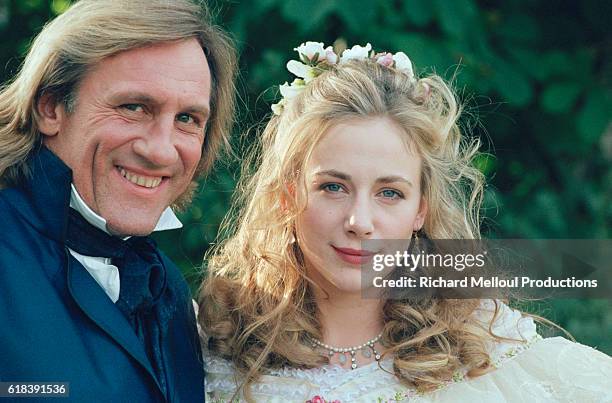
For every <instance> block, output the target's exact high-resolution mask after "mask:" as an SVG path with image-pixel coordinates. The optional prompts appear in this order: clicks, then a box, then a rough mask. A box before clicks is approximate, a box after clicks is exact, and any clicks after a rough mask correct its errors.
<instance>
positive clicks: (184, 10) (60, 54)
mask: <svg viewBox="0 0 612 403" xmlns="http://www.w3.org/2000/svg"><path fill="white" fill-rule="evenodd" d="M211 18H212V17H211V15H210V13H209V12H208V10H207V8H206V7H205V5H204V4H197V3H195V2H193V1H190V0H176V1H167V0H130V1H125V0H81V1H78V2H76V3H75V4H74V5H72V6H71V7H70V8H69V9H68V10H67V11H66V12H65V13H63V14H61V15H60V16H58V17H57V18H55V19H54V20H53V21H51V22H50V23H48V24H47V25H46V26H45V27H44V29H43V30H42V31H41V32H40V33H39V34H38V36H37V37H36V39H35V40H34V42H33V44H32V47H31V48H30V51H29V52H28V54H27V56H26V58H25V61H24V62H23V66H22V68H21V70H20V72H19V73H18V74H17V76H16V77H15V78H14V80H13V81H12V82H10V83H9V84H8V85H6V86H5V87H4V88H3V89H2V91H1V92H0V183H3V184H4V185H11V184H15V183H16V182H18V181H19V180H20V179H21V178H22V177H23V175H24V174H27V172H28V168H27V164H26V161H27V158H28V156H29V155H30V153H31V152H32V151H33V150H34V149H35V148H36V147H37V146H38V145H39V144H40V139H41V135H40V133H39V130H38V121H39V119H40V117H39V115H38V112H37V108H36V104H37V102H38V100H39V98H40V96H41V95H42V94H43V93H47V94H51V95H52V96H54V98H55V99H56V100H57V101H59V102H63V103H64V105H65V107H66V109H67V111H68V112H70V111H71V110H72V109H73V108H74V103H75V102H78V99H75V97H76V93H77V90H78V85H79V82H80V81H81V80H82V79H83V77H84V75H85V74H87V71H88V70H89V69H91V68H92V67H93V66H94V65H95V64H96V63H98V62H100V61H101V60H102V59H104V58H105V57H108V56H111V55H114V54H116V53H119V52H123V51H127V50H130V49H134V48H138V47H143V46H147V45H151V44H155V43H158V42H167V41H176V40H182V39H188V38H197V39H198V41H199V42H200V45H201V46H202V49H203V50H204V52H205V53H206V58H207V60H208V64H209V68H210V71H211V76H212V92H211V94H212V95H211V100H210V101H211V116H210V118H209V121H208V124H207V128H206V134H205V140H204V145H203V153H202V159H201V161H200V164H199V167H198V172H197V173H198V175H199V174H203V173H206V172H207V171H208V170H209V169H210V168H211V166H212V165H213V162H214V160H215V158H216V156H217V155H218V154H219V151H220V149H221V148H222V146H223V145H224V144H227V143H228V136H229V130H230V126H231V123H232V120H233V111H234V93H235V91H234V76H235V71H236V55H235V51H234V48H233V46H232V43H231V41H230V39H229V38H228V37H227V36H226V35H225V34H224V33H223V32H222V31H221V30H220V29H219V28H217V27H216V26H214V25H213V24H212V21H211ZM192 187H193V186H192Z"/></svg>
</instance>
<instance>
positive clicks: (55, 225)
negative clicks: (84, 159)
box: [22, 146, 72, 242]
mask: <svg viewBox="0 0 612 403" xmlns="http://www.w3.org/2000/svg"><path fill="white" fill-rule="evenodd" d="M29 167H30V172H29V174H28V176H27V178H25V179H24V180H23V182H22V187H23V189H24V191H25V193H27V195H28V197H29V199H30V202H31V203H32V207H33V212H34V217H29V218H31V219H30V220H29V221H30V222H31V224H32V225H33V226H34V227H36V228H37V229H38V230H39V231H40V232H42V233H43V234H45V235H47V236H48V237H49V238H51V239H53V240H55V241H58V242H63V241H64V239H65V234H66V225H67V222H68V209H69V204H70V183H71V182H72V171H71V170H70V168H68V166H67V165H66V164H64V162H63V161H62V160H60V159H59V158H58V157H57V156H56V155H55V154H53V153H52V152H51V151H50V150H49V149H48V148H47V147H45V146H41V147H40V150H39V151H38V152H37V153H35V154H34V155H33V156H32V157H31V158H30V161H29ZM26 218H28V217H26Z"/></svg>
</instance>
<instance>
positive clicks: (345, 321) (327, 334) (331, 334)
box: [314, 289, 384, 347]
mask: <svg viewBox="0 0 612 403" xmlns="http://www.w3.org/2000/svg"><path fill="white" fill-rule="evenodd" d="M314 297H315V301H316V304H317V314H318V316H319V321H320V323H321V326H322V331H323V335H322V336H323V337H322V340H321V341H322V342H323V343H325V344H328V345H330V346H334V347H351V346H357V345H361V344H363V343H365V342H366V341H368V340H371V339H373V338H374V337H376V336H377V335H378V334H379V333H380V332H381V331H382V328H383V325H384V323H383V317H382V307H383V304H382V302H381V301H380V300H378V299H374V298H372V299H367V298H363V297H362V295H361V293H360V292H358V293H341V292H337V291H332V292H328V293H325V292H324V291H323V290H321V289H316V290H314Z"/></svg>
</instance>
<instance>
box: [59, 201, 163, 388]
mask: <svg viewBox="0 0 612 403" xmlns="http://www.w3.org/2000/svg"><path fill="white" fill-rule="evenodd" d="M66 246H68V248H70V249H72V250H74V251H75V252H77V253H79V254H81V255H86V256H96V257H106V258H111V259H112V262H113V264H114V265H115V266H117V267H118V268H119V280H120V283H121V288H120V291H119V300H118V301H117V303H116V304H115V305H116V306H117V308H119V310H120V311H121V313H123V315H124V316H125V317H126V318H127V320H128V322H129V323H130V325H131V326H132V328H133V329H134V332H135V333H136V335H137V336H138V338H139V339H140V340H141V341H142V343H143V345H144V347H145V351H146V353H147V356H148V357H149V360H150V361H151V364H152V366H153V369H154V370H155V373H156V375H157V378H158V381H159V384H160V385H161V387H162V389H163V390H164V393H165V392H166V376H165V370H164V365H163V357H162V351H161V340H162V339H163V338H164V336H165V334H166V330H167V325H168V320H169V319H170V317H171V316H172V313H173V311H174V306H175V304H174V300H173V298H172V293H171V292H170V291H171V290H169V289H167V287H166V270H165V267H164V264H163V261H162V259H161V257H160V256H159V254H158V252H157V247H156V245H155V241H153V240H152V239H151V238H149V237H139V236H134V237H131V238H129V239H128V240H123V239H120V238H118V237H114V236H111V235H108V234H107V233H105V232H104V231H102V230H100V229H98V228H96V227H94V226H93V225H91V224H89V223H88V222H87V221H86V220H85V219H84V218H83V217H82V216H81V215H80V214H79V213H78V212H77V211H76V210H73V209H70V213H69V216H68V231H67V234H66Z"/></svg>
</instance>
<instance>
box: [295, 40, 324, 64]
mask: <svg viewBox="0 0 612 403" xmlns="http://www.w3.org/2000/svg"><path fill="white" fill-rule="evenodd" d="M293 50H297V51H298V53H299V54H300V55H302V56H305V57H306V58H307V59H308V60H309V61H311V62H315V63H316V62H320V61H323V60H325V49H324V48H323V42H306V43H302V44H301V45H300V46H298V47H297V48H294V49H293ZM315 56H316V59H315Z"/></svg>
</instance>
